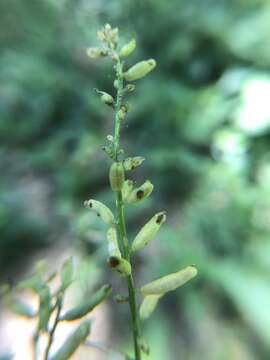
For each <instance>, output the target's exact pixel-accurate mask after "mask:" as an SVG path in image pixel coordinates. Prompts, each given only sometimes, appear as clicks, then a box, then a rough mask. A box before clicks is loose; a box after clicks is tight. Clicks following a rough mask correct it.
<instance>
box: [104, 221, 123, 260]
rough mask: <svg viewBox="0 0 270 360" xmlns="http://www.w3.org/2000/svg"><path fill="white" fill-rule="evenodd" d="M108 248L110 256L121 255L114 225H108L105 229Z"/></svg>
mask: <svg viewBox="0 0 270 360" xmlns="http://www.w3.org/2000/svg"><path fill="white" fill-rule="evenodd" d="M107 241H108V250H109V255H110V256H116V257H121V252H120V250H119V246H118V241H117V231H116V228H115V227H110V228H109V230H108V231H107Z"/></svg>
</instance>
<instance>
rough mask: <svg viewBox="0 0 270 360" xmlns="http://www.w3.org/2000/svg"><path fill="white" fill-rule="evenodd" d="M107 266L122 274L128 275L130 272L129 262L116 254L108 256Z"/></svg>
mask: <svg viewBox="0 0 270 360" xmlns="http://www.w3.org/2000/svg"><path fill="white" fill-rule="evenodd" d="M108 264H109V266H110V267H111V268H112V269H114V270H116V271H117V272H118V273H119V274H120V275H122V276H129V275H130V274H131V265H130V263H129V262H128V261H127V260H125V259H123V258H121V257H118V256H110V257H109V259H108Z"/></svg>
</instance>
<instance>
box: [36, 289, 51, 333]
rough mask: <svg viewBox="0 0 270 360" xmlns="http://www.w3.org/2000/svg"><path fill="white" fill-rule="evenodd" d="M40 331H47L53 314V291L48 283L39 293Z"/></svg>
mask: <svg viewBox="0 0 270 360" xmlns="http://www.w3.org/2000/svg"><path fill="white" fill-rule="evenodd" d="M38 316H39V322H38V329H39V331H46V330H47V327H48V323H49V320H50V316H51V293H50V289H49V287H48V286H47V285H45V286H43V288H42V289H41V291H40V293H39V310H38Z"/></svg>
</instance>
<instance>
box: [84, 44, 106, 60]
mask: <svg viewBox="0 0 270 360" xmlns="http://www.w3.org/2000/svg"><path fill="white" fill-rule="evenodd" d="M86 53H87V55H88V56H89V57H90V58H91V59H98V58H101V57H104V56H107V55H108V51H107V50H103V49H99V48H94V47H90V48H88V49H87V50H86Z"/></svg>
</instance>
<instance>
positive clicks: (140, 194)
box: [126, 180, 154, 204]
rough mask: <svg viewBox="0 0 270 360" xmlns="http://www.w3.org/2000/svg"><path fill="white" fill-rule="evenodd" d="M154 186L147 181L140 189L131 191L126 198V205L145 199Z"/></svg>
mask: <svg viewBox="0 0 270 360" xmlns="http://www.w3.org/2000/svg"><path fill="white" fill-rule="evenodd" d="M153 189H154V185H153V184H152V183H151V182H150V181H149V180H147V181H145V182H144V183H143V184H142V185H141V186H140V187H138V188H136V189H133V190H132V191H131V192H130V194H129V195H128V196H127V197H126V202H127V203H128V204H133V203H136V202H139V201H141V200H143V199H146V198H147V197H148V196H149V195H150V194H151V193H152V191H153Z"/></svg>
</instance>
